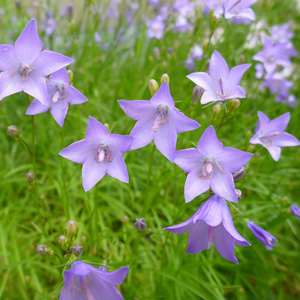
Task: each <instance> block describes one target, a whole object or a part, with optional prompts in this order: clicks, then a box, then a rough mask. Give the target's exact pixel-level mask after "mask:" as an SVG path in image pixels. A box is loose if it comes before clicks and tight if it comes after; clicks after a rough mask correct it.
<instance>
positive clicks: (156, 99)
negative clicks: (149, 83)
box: [150, 81, 175, 107]
mask: <svg viewBox="0 0 300 300" xmlns="http://www.w3.org/2000/svg"><path fill="white" fill-rule="evenodd" d="M150 101H151V103H152V104H156V105H159V104H163V103H165V104H166V105H167V106H169V107H175V104H174V100H173V98H172V96H171V93H170V87H169V85H168V83H167V82H166V81H165V82H163V83H162V85H161V86H160V88H159V89H158V91H157V92H156V93H155V94H154V96H153V97H152V98H151V99H150Z"/></svg>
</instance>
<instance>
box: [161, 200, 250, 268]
mask: <svg viewBox="0 0 300 300" xmlns="http://www.w3.org/2000/svg"><path fill="white" fill-rule="evenodd" d="M165 229H166V230H168V231H170V232H173V233H176V234H183V233H185V232H187V231H189V240H188V249H187V253H191V254H193V253H198V252H201V251H203V250H205V249H209V248H210V247H211V245H212V243H214V245H215V247H216V249H217V251H218V252H219V253H220V254H221V255H222V256H223V257H224V258H225V259H227V260H229V261H232V262H234V263H238V260H237V259H236V257H235V256H234V244H238V245H239V246H250V244H249V243H248V242H247V241H246V240H245V239H244V238H243V237H242V236H241V235H240V234H239V233H238V232H237V230H236V228H235V227H234V225H233V222H232V217H231V214H230V210H229V208H228V206H227V204H226V201H225V200H224V199H222V198H220V197H218V196H217V195H213V196H211V197H210V198H209V199H208V200H207V201H206V202H205V203H204V204H202V205H201V206H200V208H199V209H198V210H197V211H196V213H195V214H194V215H193V216H192V217H190V218H189V219H188V220H187V221H185V222H183V223H180V224H178V225H174V226H171V227H167V228H165Z"/></svg>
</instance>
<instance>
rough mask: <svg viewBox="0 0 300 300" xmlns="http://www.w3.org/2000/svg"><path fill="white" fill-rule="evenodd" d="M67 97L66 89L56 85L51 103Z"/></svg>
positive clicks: (61, 85) (58, 84) (62, 85)
mask: <svg viewBox="0 0 300 300" xmlns="http://www.w3.org/2000/svg"><path fill="white" fill-rule="evenodd" d="M67 96H68V89H67V87H66V85H65V84H63V83H57V84H56V85H55V92H54V95H53V97H52V102H53V103H56V102H57V101H58V100H60V99H63V98H66V97H67Z"/></svg>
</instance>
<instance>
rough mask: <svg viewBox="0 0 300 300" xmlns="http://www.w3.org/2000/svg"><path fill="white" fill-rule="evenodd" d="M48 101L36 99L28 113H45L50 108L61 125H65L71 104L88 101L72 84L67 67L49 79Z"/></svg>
mask: <svg viewBox="0 0 300 300" xmlns="http://www.w3.org/2000/svg"><path fill="white" fill-rule="evenodd" d="M47 90H48V96H49V97H48V99H47V100H48V101H47V105H44V104H42V103H41V102H40V101H39V100H37V99H34V100H33V102H32V103H31V104H30V106H29V107H28V109H27V111H26V114H27V115H36V114H40V113H44V112H46V111H47V110H49V109H50V112H51V114H52V116H53V118H54V120H55V121H56V122H57V124H58V125H59V126H60V127H63V125H64V121H65V118H66V115H67V113H68V109H69V104H71V105H74V104H81V103H84V102H86V101H87V98H86V97H85V96H84V95H83V94H81V93H80V92H79V91H78V90H76V89H75V88H74V87H73V86H71V85H70V80H69V76H68V73H67V70H66V69H65V68H63V69H61V70H59V71H56V72H55V73H53V74H52V75H51V77H50V80H49V81H47Z"/></svg>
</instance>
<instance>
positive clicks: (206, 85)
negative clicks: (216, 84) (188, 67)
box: [187, 72, 214, 94]
mask: <svg viewBox="0 0 300 300" xmlns="http://www.w3.org/2000/svg"><path fill="white" fill-rule="evenodd" d="M187 78H188V79H189V80H191V81H193V82H194V83H195V84H197V85H198V86H200V87H201V88H203V89H204V90H206V91H209V92H210V93H212V94H213V93H214V88H213V83H212V79H211V77H210V76H209V75H208V74H207V73H204V72H196V73H192V74H189V75H187Z"/></svg>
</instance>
